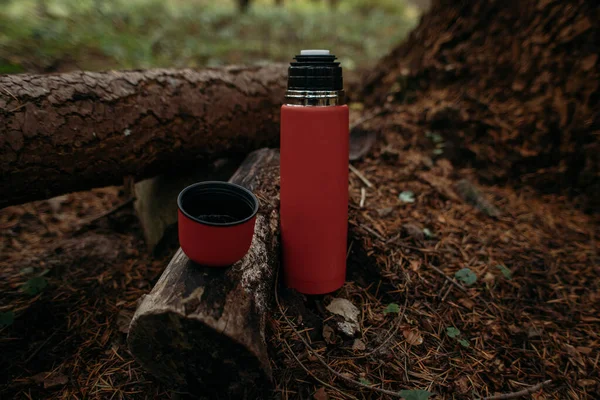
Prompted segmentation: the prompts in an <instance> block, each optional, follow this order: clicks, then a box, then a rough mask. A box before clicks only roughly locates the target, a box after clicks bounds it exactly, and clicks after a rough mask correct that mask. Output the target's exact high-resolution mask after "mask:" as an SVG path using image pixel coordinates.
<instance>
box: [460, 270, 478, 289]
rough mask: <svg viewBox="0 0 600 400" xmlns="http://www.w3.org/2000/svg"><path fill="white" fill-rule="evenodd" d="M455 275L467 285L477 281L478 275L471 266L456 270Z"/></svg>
mask: <svg viewBox="0 0 600 400" xmlns="http://www.w3.org/2000/svg"><path fill="white" fill-rule="evenodd" d="M454 277H456V279H458V280H459V281H461V282H463V283H464V284H465V285H472V284H474V283H475V282H477V275H475V273H474V272H473V271H471V269H469V268H463V269H461V270H459V271H456V273H455V274H454Z"/></svg>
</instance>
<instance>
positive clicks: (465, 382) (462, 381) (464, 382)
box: [456, 376, 470, 393]
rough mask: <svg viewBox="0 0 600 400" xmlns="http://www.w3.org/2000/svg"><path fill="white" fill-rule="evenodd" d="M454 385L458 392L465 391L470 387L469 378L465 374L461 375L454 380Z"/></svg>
mask: <svg viewBox="0 0 600 400" xmlns="http://www.w3.org/2000/svg"><path fill="white" fill-rule="evenodd" d="M456 385H457V386H458V391H459V392H460V393H467V392H468V391H469V389H470V385H469V379H468V378H467V377H466V376H461V377H460V378H458V379H457V380H456Z"/></svg>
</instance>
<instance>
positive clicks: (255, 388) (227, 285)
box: [128, 149, 279, 398]
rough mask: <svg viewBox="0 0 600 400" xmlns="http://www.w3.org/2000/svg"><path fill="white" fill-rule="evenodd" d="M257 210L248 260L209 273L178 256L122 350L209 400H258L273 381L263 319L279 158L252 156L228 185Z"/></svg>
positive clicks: (274, 247)
mask: <svg viewBox="0 0 600 400" xmlns="http://www.w3.org/2000/svg"><path fill="white" fill-rule="evenodd" d="M230 181H231V182H234V183H238V184H240V185H242V186H245V187H247V188H249V189H251V190H253V191H254V193H255V194H256V195H257V197H258V198H259V200H260V202H261V205H260V211H259V213H258V216H257V220H256V229H255V234H254V239H253V242H252V246H251V248H250V250H249V252H248V254H247V255H246V256H245V257H244V258H243V259H242V260H241V261H239V262H237V263H236V264H234V265H233V266H231V267H229V268H207V267H201V266H199V265H197V264H194V263H192V262H191V261H190V260H189V259H188V258H187V257H186V256H185V254H183V252H182V251H181V249H179V250H178V251H177V253H176V254H175V256H174V257H173V259H172V260H171V262H170V263H169V265H168V266H167V268H166V269H165V271H164V272H163V274H162V276H161V277H160V279H159V281H158V282H157V284H156V286H155V287H154V288H153V289H152V291H151V292H150V294H148V295H146V296H145V297H144V298H143V300H142V301H141V303H140V305H139V307H138V309H137V311H136V313H135V315H134V317H133V319H132V322H131V325H130V329H129V336H128V344H129V349H130V351H131V353H132V354H133V356H134V357H135V359H136V360H137V361H138V362H139V363H140V364H141V365H142V366H144V368H145V369H147V370H148V371H150V372H151V373H152V374H154V375H155V376H157V377H158V378H159V379H161V380H163V381H165V382H167V383H169V384H171V385H175V386H177V387H179V388H181V389H183V390H187V391H189V392H191V393H194V394H204V395H210V397H211V398H217V397H229V398H262V397H263V394H264V391H265V390H268V388H269V382H270V381H271V368H270V363H269V359H268V355H267V349H266V343H265V318H266V312H267V310H268V309H269V304H270V302H271V294H272V290H273V284H274V277H275V268H276V267H277V265H278V259H279V255H278V247H279V246H278V225H279V224H278V207H277V204H276V201H277V200H276V199H277V198H278V196H277V188H278V183H279V153H278V151H277V150H271V149H261V150H258V151H255V152H254V153H251V154H250V155H249V156H248V157H247V158H246V160H245V161H244V162H243V163H242V165H241V166H240V167H239V169H238V170H237V171H236V173H235V174H234V176H233V177H232V178H231V180H230Z"/></svg>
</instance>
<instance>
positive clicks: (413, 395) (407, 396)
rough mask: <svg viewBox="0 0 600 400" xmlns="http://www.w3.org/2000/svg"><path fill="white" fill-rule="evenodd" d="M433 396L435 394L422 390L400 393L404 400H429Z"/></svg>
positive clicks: (402, 391)
mask: <svg viewBox="0 0 600 400" xmlns="http://www.w3.org/2000/svg"><path fill="white" fill-rule="evenodd" d="M432 395H433V393H431V392H428V391H427V390H421V389H413V390H401V391H400V396H402V398H403V399H404V400H427V399H428V398H429V397H431V396H432Z"/></svg>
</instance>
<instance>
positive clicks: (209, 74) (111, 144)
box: [0, 65, 286, 207]
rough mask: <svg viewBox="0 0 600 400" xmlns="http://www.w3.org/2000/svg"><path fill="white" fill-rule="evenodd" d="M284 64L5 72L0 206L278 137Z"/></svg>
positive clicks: (244, 149)
mask: <svg viewBox="0 0 600 400" xmlns="http://www.w3.org/2000/svg"><path fill="white" fill-rule="evenodd" d="M285 83H286V68H285V66H283V65H270V66H265V67H228V68H222V69H206V70H202V71H193V70H189V69H186V70H164V69H162V70H161V69H159V70H149V71H127V72H115V71H111V72H101V73H90V72H73V73H65V74H57V75H5V76H0V193H2V194H3V195H2V196H1V198H0V207H5V206H7V205H11V204H17V203H23V202H26V201H32V200H37V199H42V198H48V197H52V196H55V195H58V194H62V193H65V192H70V191H76V190H84V189H89V188H92V187H97V186H105V185H111V184H120V183H122V178H123V177H124V176H135V177H136V178H137V179H142V178H147V177H151V176H155V175H158V174H160V173H163V172H165V171H166V170H168V169H178V168H187V167H188V166H190V165H193V164H194V163H198V162H200V161H207V160H214V159H216V158H219V157H221V156H224V155H227V156H232V155H240V154H247V153H248V152H249V151H252V150H254V149H257V148H261V147H266V146H272V147H276V146H277V145H278V143H279V128H278V127H279V125H278V124H279V111H278V109H279V106H280V105H281V103H282V101H283V96H284V92H285Z"/></svg>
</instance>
